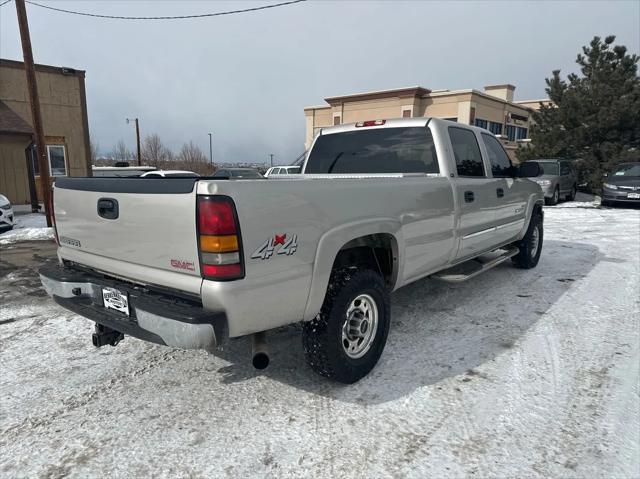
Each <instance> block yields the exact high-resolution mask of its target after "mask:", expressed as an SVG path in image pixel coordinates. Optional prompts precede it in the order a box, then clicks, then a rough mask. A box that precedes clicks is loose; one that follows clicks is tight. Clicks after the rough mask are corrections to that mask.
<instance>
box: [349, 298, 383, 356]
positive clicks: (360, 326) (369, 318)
mask: <svg viewBox="0 0 640 479" xmlns="http://www.w3.org/2000/svg"><path fill="white" fill-rule="evenodd" d="M377 331H378V307H377V306H376V302H375V301H374V299H373V298H372V297H371V296H369V295H368V294H361V295H359V296H357V297H356V298H355V299H354V300H353V301H351V303H350V304H349V308H347V313H346V315H345V321H344V324H343V325H342V348H343V349H344V352H345V353H346V354H347V356H349V357H350V358H352V359H358V358H361V357H362V356H364V355H365V354H367V352H368V351H369V349H371V345H372V344H373V340H374V339H375V337H376V332H377Z"/></svg>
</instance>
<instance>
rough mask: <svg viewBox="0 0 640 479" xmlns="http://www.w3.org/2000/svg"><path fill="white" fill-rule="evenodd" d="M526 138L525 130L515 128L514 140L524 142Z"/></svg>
mask: <svg viewBox="0 0 640 479" xmlns="http://www.w3.org/2000/svg"><path fill="white" fill-rule="evenodd" d="M526 137H527V129H526V128H521V127H519V126H516V140H524V139H525V138H526Z"/></svg>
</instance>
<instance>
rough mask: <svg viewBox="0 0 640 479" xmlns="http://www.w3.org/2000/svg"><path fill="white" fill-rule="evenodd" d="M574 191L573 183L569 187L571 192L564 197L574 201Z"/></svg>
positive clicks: (575, 189)
mask: <svg viewBox="0 0 640 479" xmlns="http://www.w3.org/2000/svg"><path fill="white" fill-rule="evenodd" d="M576 191H577V188H576V185H573V186H572V187H571V192H570V193H569V194H568V195H567V197H566V198H567V201H574V200H575V199H576Z"/></svg>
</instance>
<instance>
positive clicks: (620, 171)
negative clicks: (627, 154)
mask: <svg viewBox="0 0 640 479" xmlns="http://www.w3.org/2000/svg"><path fill="white" fill-rule="evenodd" d="M613 176H640V163H627V164H625V165H619V166H618V167H617V168H616V169H615V172H614V173H613Z"/></svg>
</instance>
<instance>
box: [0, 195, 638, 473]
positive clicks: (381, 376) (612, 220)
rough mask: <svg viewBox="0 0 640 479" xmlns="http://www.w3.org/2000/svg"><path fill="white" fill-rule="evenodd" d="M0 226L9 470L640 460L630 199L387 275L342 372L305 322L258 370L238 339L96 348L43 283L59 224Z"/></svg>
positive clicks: (382, 469) (572, 468) (1, 447)
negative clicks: (537, 237)
mask: <svg viewBox="0 0 640 479" xmlns="http://www.w3.org/2000/svg"><path fill="white" fill-rule="evenodd" d="M16 231H19V229H18V230H16ZM45 233H46V232H45ZM5 234H9V233H5ZM11 234H13V233H11ZM34 234H35V233H34ZM3 238H5V236H4V235H0V368H1V371H0V372H1V373H0V401H1V402H0V476H2V477H7V478H9V477H77V478H87V477H108V476H110V477H122V478H129V477H172V478H174V477H185V478H187V477H188V478H196V477H197V478H200V477H225V476H226V477H253V476H268V477H295V478H298V477H331V478H337V477H354V478H370V477H415V478H425V477H434V478H440V477H443V478H445V477H446V478H448V477H452V478H453V477H454V478H458V477H499V478H503V477H567V478H569V477H571V478H574V477H580V478H587V477H588V478H593V477H606V478H637V477H639V476H640V445H639V436H640V398H639V394H640V380H639V378H640V346H639V345H640V332H639V327H640V326H639V320H640V210H638V209H624V208H599V207H597V206H596V205H594V204H593V203H591V202H589V201H584V202H575V203H562V204H560V205H558V206H556V207H547V208H545V242H544V249H543V253H542V258H541V260H540V264H539V266H538V267H537V268H536V269H533V270H518V269H515V268H513V267H511V265H509V264H504V265H501V266H499V267H497V268H495V269H494V270H492V271H489V272H488V273H486V274H484V275H482V276H479V277H478V278H475V279H473V280H471V281H469V282H467V283H462V284H459V285H449V284H445V283H441V282H437V281H435V280H430V279H425V280H421V281H418V282H416V283H414V284H412V285H409V286H407V287H405V288H403V289H401V290H399V291H397V292H396V293H394V294H393V295H392V318H393V319H392V325H391V332H390V334H389V340H388V343H387V346H386V349H385V352H384V354H383V356H382V359H381V362H380V364H379V365H378V366H377V367H376V368H375V369H374V370H373V372H372V373H371V374H370V375H369V376H368V377H366V378H365V379H363V380H362V381H360V382H359V383H357V384H355V385H351V386H344V385H338V384H334V383H331V382H327V381H326V380H324V379H322V378H320V377H318V376H316V375H314V374H313V373H312V372H311V370H310V369H309V368H307V367H306V365H305V363H304V359H303V352H302V346H301V341H300V328H299V327H298V326H296V327H288V328H283V329H281V330H278V331H277V332H274V333H273V334H271V335H270V336H269V342H270V347H271V351H272V363H271V365H270V366H269V368H268V369H267V370H265V371H263V372H257V371H254V370H253V369H252V367H251V364H250V346H249V343H248V341H246V340H237V341H233V342H231V343H230V344H228V345H226V346H225V347H224V348H223V349H222V350H221V351H218V352H217V353H216V354H215V355H212V354H209V353H206V352H204V351H183V350H177V349H170V348H167V347H161V346H155V345H152V344H148V343H144V342H142V341H138V340H136V339H133V338H126V339H125V340H124V341H123V342H122V343H121V344H120V345H118V346H117V347H115V348H112V347H104V348H101V349H95V348H94V347H93V346H92V345H91V333H92V332H93V323H91V322H90V321H88V320H86V319H84V318H81V317H79V316H76V315H74V314H72V313H70V312H68V311H66V310H64V309H62V308H61V307H59V306H57V305H56V304H55V303H53V302H52V301H51V300H50V299H49V298H48V297H47V296H46V294H45V293H44V291H43V290H42V289H41V287H40V284H39V281H38V279H37V275H36V270H37V268H38V267H39V266H40V265H41V264H42V263H43V262H44V261H46V260H47V259H51V258H53V257H54V254H55V250H54V245H53V243H52V242H51V241H24V240H26V239H33V238H29V237H25V238H22V237H21V238H18V239H17V240H15V241H8V240H6V241H4V242H3V241H2V240H3ZM18 240H19V241H18Z"/></svg>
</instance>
